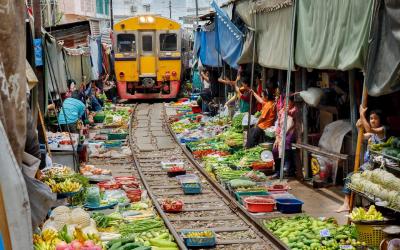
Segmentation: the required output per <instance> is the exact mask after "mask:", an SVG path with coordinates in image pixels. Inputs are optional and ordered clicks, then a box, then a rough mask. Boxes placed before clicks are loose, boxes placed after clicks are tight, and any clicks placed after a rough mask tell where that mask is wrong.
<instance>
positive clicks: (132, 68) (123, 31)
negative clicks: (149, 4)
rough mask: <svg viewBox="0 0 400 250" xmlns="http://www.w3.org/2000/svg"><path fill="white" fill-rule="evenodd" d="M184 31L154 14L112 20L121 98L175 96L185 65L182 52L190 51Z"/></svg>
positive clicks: (115, 61) (115, 64)
mask: <svg viewBox="0 0 400 250" xmlns="http://www.w3.org/2000/svg"><path fill="white" fill-rule="evenodd" d="M183 33H184V32H183V31H182V29H181V25H180V24H179V23H178V22H176V21H174V20H171V19H169V18H166V17H162V16H159V15H154V14H143V15H137V16H133V17H131V18H127V19H124V20H121V21H119V22H117V23H115V25H114V31H113V37H114V39H113V46H114V48H113V49H114V71H115V76H116V80H117V91H118V95H119V97H120V98H121V99H127V100H132V99H145V100H148V99H174V98H176V97H177V96H178V94H179V90H180V88H181V85H182V82H183V77H184V72H185V66H184V65H187V63H184V59H185V55H184V54H185V53H186V52H188V51H189V50H188V49H189V48H186V47H187V46H186V44H188V43H187V42H185V40H184V39H183V37H184V35H183ZM186 58H187V57H186ZM186 67H187V66H186Z"/></svg>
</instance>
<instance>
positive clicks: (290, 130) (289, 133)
mask: <svg viewBox="0 0 400 250" xmlns="http://www.w3.org/2000/svg"><path fill="white" fill-rule="evenodd" d="M287 113H288V116H287V127H286V140H285V159H284V161H285V162H284V166H285V170H287V171H288V176H294V174H295V169H294V167H295V166H294V164H293V152H292V142H293V141H294V139H295V138H296V136H295V132H296V131H295V130H296V129H295V128H296V119H295V118H296V113H297V108H296V106H295V105H294V96H289V105H288V112H287ZM284 120H285V108H284V105H282V106H281V109H280V110H279V111H278V120H277V124H276V125H277V126H276V132H275V134H276V138H275V142H274V146H273V150H272V153H273V155H274V159H275V166H276V168H275V169H276V173H275V174H274V175H273V176H271V179H272V178H276V177H278V176H279V174H280V166H281V164H280V161H281V160H282V159H281V158H282V147H281V145H282V139H283V133H284V131H283V125H284Z"/></svg>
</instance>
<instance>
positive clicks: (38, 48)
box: [33, 38, 43, 67]
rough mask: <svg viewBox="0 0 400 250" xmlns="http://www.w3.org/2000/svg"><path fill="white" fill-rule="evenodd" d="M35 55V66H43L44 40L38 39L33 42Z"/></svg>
mask: <svg viewBox="0 0 400 250" xmlns="http://www.w3.org/2000/svg"><path fill="white" fill-rule="evenodd" d="M33 47H34V54H35V66H36V67H39V66H43V48H42V39H40V38H36V39H34V40H33Z"/></svg>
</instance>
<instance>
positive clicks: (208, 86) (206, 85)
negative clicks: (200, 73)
mask: <svg viewBox="0 0 400 250" xmlns="http://www.w3.org/2000/svg"><path fill="white" fill-rule="evenodd" d="M203 87H204V88H205V89H209V88H210V82H208V81H207V80H205V79H204V80H203Z"/></svg>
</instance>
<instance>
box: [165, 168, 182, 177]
mask: <svg viewBox="0 0 400 250" xmlns="http://www.w3.org/2000/svg"><path fill="white" fill-rule="evenodd" d="M185 174H186V170H182V171H168V172H167V175H168V177H176V176H178V175H185Z"/></svg>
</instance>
